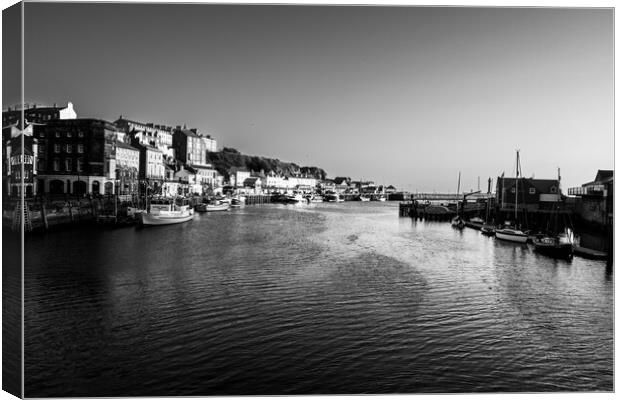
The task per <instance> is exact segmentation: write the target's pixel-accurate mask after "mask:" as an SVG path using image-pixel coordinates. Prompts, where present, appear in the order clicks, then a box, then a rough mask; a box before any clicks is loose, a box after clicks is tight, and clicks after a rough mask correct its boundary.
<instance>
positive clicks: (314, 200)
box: [308, 194, 323, 203]
mask: <svg viewBox="0 0 620 400" xmlns="http://www.w3.org/2000/svg"><path fill="white" fill-rule="evenodd" d="M322 202H323V196H321V195H320V194H313V195H312V196H310V197H308V203H322Z"/></svg>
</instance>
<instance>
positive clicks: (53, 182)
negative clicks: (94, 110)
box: [33, 118, 118, 195]
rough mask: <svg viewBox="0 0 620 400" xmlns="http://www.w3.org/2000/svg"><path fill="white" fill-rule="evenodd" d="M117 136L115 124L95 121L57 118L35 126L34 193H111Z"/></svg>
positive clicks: (92, 119) (113, 180)
mask: <svg viewBox="0 0 620 400" xmlns="http://www.w3.org/2000/svg"><path fill="white" fill-rule="evenodd" d="M117 135H118V131H117V127H116V126H115V125H114V124H112V123H111V122H108V121H104V120H101V119H94V118H80V119H64V120H62V119H58V120H51V121H49V122H47V123H46V124H45V125H35V126H34V130H33V136H34V138H35V139H37V141H38V151H37V153H38V154H37V158H38V160H37V165H36V169H37V171H38V176H37V182H36V188H37V191H38V192H40V193H49V194H75V195H83V194H85V193H93V194H96V195H99V194H113V193H114V192H115V190H114V188H115V179H116V156H115V151H116V141H117V140H116V138H117Z"/></svg>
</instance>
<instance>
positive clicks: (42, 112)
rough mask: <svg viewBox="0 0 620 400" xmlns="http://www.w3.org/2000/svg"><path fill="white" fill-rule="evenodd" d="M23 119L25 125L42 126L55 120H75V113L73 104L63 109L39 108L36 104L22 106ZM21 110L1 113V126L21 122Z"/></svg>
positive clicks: (8, 110) (9, 110) (9, 109)
mask: <svg viewBox="0 0 620 400" xmlns="http://www.w3.org/2000/svg"><path fill="white" fill-rule="evenodd" d="M23 111H24V119H25V120H26V122H27V124H29V123H30V124H31V123H37V124H44V123H47V122H49V121H53V120H57V119H76V118H77V113H76V112H75V110H74V109H73V103H71V102H68V103H67V105H66V106H65V107H57V106H56V105H55V104H54V106H53V107H41V106H37V105H36V104H24V110H23ZM21 117H22V109H21V108H20V107H13V108H10V107H9V108H8V109H7V110H6V111H3V112H2V126H3V127H5V126H8V125H14V124H16V123H18V122H19V121H20V120H21Z"/></svg>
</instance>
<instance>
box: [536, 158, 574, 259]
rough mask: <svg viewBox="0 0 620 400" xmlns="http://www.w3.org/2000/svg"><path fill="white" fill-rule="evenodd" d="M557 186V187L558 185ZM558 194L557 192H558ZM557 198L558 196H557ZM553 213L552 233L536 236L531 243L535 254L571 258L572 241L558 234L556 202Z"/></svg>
mask: <svg viewBox="0 0 620 400" xmlns="http://www.w3.org/2000/svg"><path fill="white" fill-rule="evenodd" d="M560 179H561V178H560V171H559V169H558V182H559V181H560ZM558 186H559V185H558ZM558 192H559V190H558ZM558 196H559V195H558ZM555 207H556V208H555V212H554V215H553V217H554V224H553V225H554V226H553V229H554V232H556V233H551V234H546V235H539V236H536V237H535V238H534V239H533V240H532V243H533V244H534V248H535V249H536V251H537V252H539V253H542V254H546V255H548V256H551V257H554V258H571V257H572V256H573V241H572V238H571V236H569V235H568V233H567V232H559V223H558V216H559V203H558V201H556V204H555Z"/></svg>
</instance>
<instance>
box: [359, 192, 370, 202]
mask: <svg viewBox="0 0 620 400" xmlns="http://www.w3.org/2000/svg"><path fill="white" fill-rule="evenodd" d="M359 201H370V197H368V196H366V195H364V194H360V196H359Z"/></svg>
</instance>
